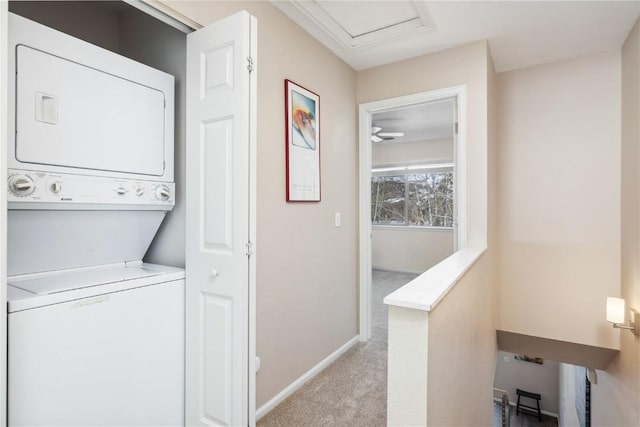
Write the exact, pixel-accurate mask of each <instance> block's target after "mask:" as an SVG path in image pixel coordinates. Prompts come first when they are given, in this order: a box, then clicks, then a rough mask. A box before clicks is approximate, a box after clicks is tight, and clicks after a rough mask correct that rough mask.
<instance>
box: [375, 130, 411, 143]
mask: <svg viewBox="0 0 640 427" xmlns="http://www.w3.org/2000/svg"><path fill="white" fill-rule="evenodd" d="M381 130H382V128H381V127H380V126H372V127H371V141H372V142H380V141H389V140H392V139H396V138H401V137H403V136H404V132H380V131H381Z"/></svg>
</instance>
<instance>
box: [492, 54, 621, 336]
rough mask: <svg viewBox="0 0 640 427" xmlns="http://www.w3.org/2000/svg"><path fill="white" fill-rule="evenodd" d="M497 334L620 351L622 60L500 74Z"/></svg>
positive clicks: (591, 59) (603, 57) (614, 57)
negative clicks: (609, 316) (616, 312)
mask: <svg viewBox="0 0 640 427" xmlns="http://www.w3.org/2000/svg"><path fill="white" fill-rule="evenodd" d="M498 111H499V114H498V117H499V123H498V141H499V144H498V147H497V171H498V177H497V182H498V187H497V195H498V202H497V203H498V205H497V206H498V207H497V220H498V225H499V226H498V228H499V232H498V237H499V252H500V254H499V259H498V263H497V268H498V289H499V290H498V307H499V312H498V315H499V318H498V329H501V330H505V331H510V332H517V333H521V334H526V335H533V336H539V337H544V338H553V339H559V340H563V341H572V342H576V343H581V344H588V345H595V346H602V347H610V348H617V346H618V338H617V335H618V332H617V331H614V330H613V329H612V328H611V327H610V326H609V325H607V323H606V322H605V321H604V319H605V298H606V297H607V296H608V295H616V294H617V293H618V289H619V280H620V173H619V168H620V143H619V141H620V131H619V123H620V53H619V52H617V51H616V52H609V53H602V54H597V55H592V56H587V57H581V58H577V59H569V60H565V61H561V62H557V63H553V64H547V65H540V66H536V67H530V68H526V69H522V70H515V71H510V72H505V73H501V74H498Z"/></svg>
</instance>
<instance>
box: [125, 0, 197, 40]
mask: <svg viewBox="0 0 640 427" xmlns="http://www.w3.org/2000/svg"><path fill="white" fill-rule="evenodd" d="M123 1H124V2H126V3H128V4H130V5H131V6H133V7H135V8H138V9H140V10H141V11H143V12H144V13H146V14H148V15H151V16H153V17H154V18H156V19H158V20H160V21H162V22H164V23H165V24H169V25H171V26H172V27H173V28H176V29H178V30H180V31H182V32H184V33H190V32H192V31H194V30H199V29H200V28H203V25H202V24H200V23H198V22H196V21H194V20H193V19H190V18H188V17H186V16H184V15H183V14H181V13H179V12H176V11H175V10H173V9H172V8H170V7H169V6H167V5H166V4H164V3H161V2H160V1H158V0H123Z"/></svg>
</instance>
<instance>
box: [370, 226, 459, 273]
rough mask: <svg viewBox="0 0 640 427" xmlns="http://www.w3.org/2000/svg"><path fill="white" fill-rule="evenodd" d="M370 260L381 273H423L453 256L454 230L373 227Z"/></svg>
mask: <svg viewBox="0 0 640 427" xmlns="http://www.w3.org/2000/svg"><path fill="white" fill-rule="evenodd" d="M372 236H373V237H372V245H371V258H372V265H373V268H376V269H380V270H391V271H405V272H409V273H424V272H425V271H427V270H428V269H430V268H431V267H433V266H434V265H436V264H437V263H439V262H440V261H442V260H443V259H445V258H446V257H448V256H449V255H451V254H452V253H453V229H438V228H425V229H421V228H409V227H402V226H400V227H394V226H387V227H377V226H374V227H373V231H372Z"/></svg>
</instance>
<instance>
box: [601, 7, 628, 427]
mask: <svg viewBox="0 0 640 427" xmlns="http://www.w3.org/2000/svg"><path fill="white" fill-rule="evenodd" d="M621 86H622V103H621V108H622V120H621V296H622V297H623V298H624V299H625V300H626V302H627V304H628V305H629V306H630V307H635V308H636V309H638V308H640V191H639V190H638V188H639V186H640V173H639V170H640V142H639V141H640V19H639V20H638V21H636V23H635V26H634V27H633V29H632V30H631V32H630V33H629V36H628V37H627V40H626V41H625V43H624V45H623V46H622V82H621ZM591 393H592V401H593V412H592V421H593V425H640V339H638V338H637V337H635V336H633V335H632V334H630V333H628V332H627V331H624V330H623V331H620V354H619V355H618V357H616V359H614V360H613V362H611V363H610V364H609V366H608V367H607V369H606V370H605V371H598V383H597V384H594V385H593V386H592V387H591Z"/></svg>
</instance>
